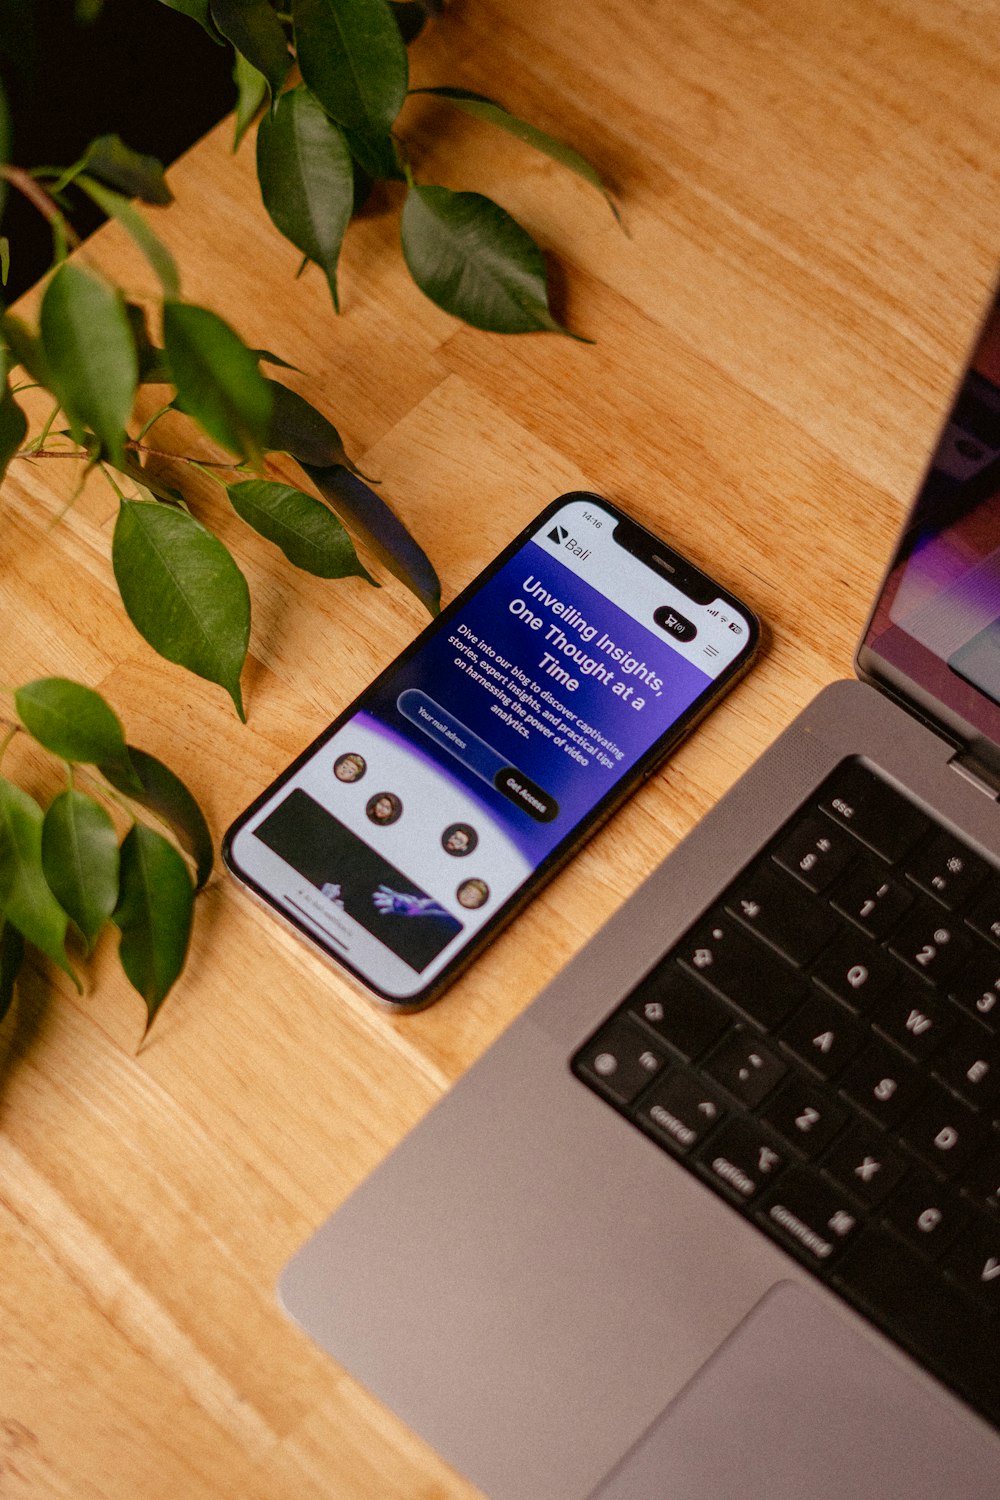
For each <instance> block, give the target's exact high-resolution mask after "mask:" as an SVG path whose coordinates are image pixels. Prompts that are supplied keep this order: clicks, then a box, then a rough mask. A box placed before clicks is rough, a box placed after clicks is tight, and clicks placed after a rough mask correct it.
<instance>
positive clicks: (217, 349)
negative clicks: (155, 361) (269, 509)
mask: <svg viewBox="0 0 1000 1500" xmlns="http://www.w3.org/2000/svg"><path fill="white" fill-rule="evenodd" d="M163 338H164V343H165V345H166V355H167V362H168V363H169V365H170V371H171V374H172V375H173V377H174V384H175V385H176V387H177V395H178V397H179V399H180V403H181V405H182V406H183V409H184V410H185V411H186V412H188V414H189V415H190V416H192V417H194V418H195V420H196V421H197V422H199V423H200V424H201V426H202V427H203V428H204V429H205V431H206V432H207V433H208V434H209V435H210V436H211V437H214V438H215V440H216V442H219V443H221V444H222V446H223V447H224V448H228V449H229V451H230V452H231V453H237V454H240V455H241V456H242V455H244V454H249V456H250V457H252V458H258V457H259V456H260V453H261V451H262V449H263V448H264V447H265V446H266V443H267V429H268V423H269V421H270V418H271V404H272V398H271V392H270V388H269V386H268V382H267V381H266V380H265V379H264V377H263V375H262V374H261V373H260V370H259V369H258V367H257V356H256V355H255V354H254V352H253V350H252V349H248V348H247V346H246V345H245V344H244V343H243V341H242V339H241V338H239V336H238V335H237V334H236V333H234V331H233V330H232V329H231V328H230V326H229V324H228V323H224V322H223V321H222V319H221V318H220V317H217V316H216V314H215V313H213V312H209V310H208V308H206V307H195V306H193V305H191V304H190V303H186V302H165V303H164V304H163Z"/></svg>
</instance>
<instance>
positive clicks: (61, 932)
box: [0, 776, 80, 989]
mask: <svg viewBox="0 0 1000 1500" xmlns="http://www.w3.org/2000/svg"><path fill="white" fill-rule="evenodd" d="M42 823H43V817H42V809H41V808H40V807H39V805H38V803H37V802H36V801H35V799H34V798H33V797H29V796H28V793H27V792H23V791H22V790H21V788H20V787H19V786H15V785H14V783H13V782H12V781H8V780H7V779H6V777H4V776H0V916H3V917H5V918H6V920H7V921H8V922H12V923H13V924H14V926H15V927H16V928H17V929H18V931H19V932H20V933H21V935H22V936H23V937H26V938H27V940H28V942H29V943H34V945H35V947H36V948H39V949H40V950H41V951H42V953H44V954H46V956H47V957H48V958H51V959H52V960H53V962H54V963H57V964H58V965H59V967H60V968H61V969H64V970H65V972H66V973H67V974H68V975H69V976H70V978H71V979H72V980H73V982H74V984H75V985H76V986H77V988H78V989H79V987H80V986H79V980H78V979H77V977H76V975H75V974H74V972H73V970H72V968H71V967H70V963H69V960H68V958H67V957H66V913H65V912H64V911H63V909H62V907H61V906H60V905H59V903H58V902H57V901H56V898H55V896H53V894H52V892H51V890H50V889H49V886H48V883H47V882H46V879H45V875H44V872H43V870H42Z"/></svg>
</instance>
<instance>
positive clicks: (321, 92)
mask: <svg viewBox="0 0 1000 1500" xmlns="http://www.w3.org/2000/svg"><path fill="white" fill-rule="evenodd" d="M292 18H293V21H294V23H295V45H296V54H297V57H298V62H299V67H300V69H301V71H302V77H303V79H304V80H305V83H306V85H307V87H308V88H310V89H311V90H312V92H313V93H314V94H315V95H316V98H317V99H318V100H319V102H320V104H322V106H323V108H324V109H325V110H326V112H327V114H328V115H329V116H330V118H331V119H333V120H336V121H337V123H338V125H346V126H349V127H351V128H352V129H358V130H367V131H370V132H372V133H373V134H375V135H379V134H384V133H385V132H387V131H388V130H390V129H391V127H392V123H393V121H394V120H395V118H396V116H397V115H398V114H399V111H400V110H401V109H402V107H403V101H404V100H405V98H406V87H407V83H408V80H409V71H408V69H409V65H408V60H407V56H406V47H405V45H404V43H403V38H402V37H401V36H400V34H399V27H398V26H397V25H396V21H395V18H394V16H393V14H392V10H391V8H390V6H389V4H388V0H292Z"/></svg>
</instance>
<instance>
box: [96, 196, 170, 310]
mask: <svg viewBox="0 0 1000 1500" xmlns="http://www.w3.org/2000/svg"><path fill="white" fill-rule="evenodd" d="M76 185H77V187H79V188H82V189H83V191H84V192H85V193H86V194H87V196H88V197H89V198H92V199H93V201H94V202H95V203H96V204H97V206H98V208H99V209H100V210H101V212H102V213H104V214H107V216H108V218H109V219H117V220H118V222H119V224H120V225H121V226H122V228H123V229H124V230H125V232H126V234H128V235H130V236H131V238H132V239H133V240H134V241H135V243H136V244H137V245H138V247H139V249H140V250H141V251H142V253H143V255H144V256H145V257H146V259H147V260H148V261H149V264H150V265H151V266H152V268H153V270H154V271H155V272H156V274H157V276H158V277H159V280H160V285H161V286H162V287H163V291H164V295H165V296H167V297H179V296H180V277H179V276H178V274H177V263H176V261H175V260H174V258H173V256H172V255H171V253H170V251H169V250H168V249H167V247H166V245H165V244H164V243H163V241H162V240H161V239H160V237H159V235H157V234H154V233H153V231H152V230H151V229H150V227H149V225H148V224H147V223H146V220H145V219H144V218H143V216H142V214H141V213H140V212H139V210H138V209H137V208H134V207H133V205H132V204H131V203H130V202H129V200H128V199H127V198H123V197H122V195H121V193H115V192H112V191H111V189H110V188H107V187H105V186H104V184H103V183H101V182H95V181H94V179H93V178H92V177H88V176H86V175H85V174H83V175H81V176H80V177H78V178H77V179H76Z"/></svg>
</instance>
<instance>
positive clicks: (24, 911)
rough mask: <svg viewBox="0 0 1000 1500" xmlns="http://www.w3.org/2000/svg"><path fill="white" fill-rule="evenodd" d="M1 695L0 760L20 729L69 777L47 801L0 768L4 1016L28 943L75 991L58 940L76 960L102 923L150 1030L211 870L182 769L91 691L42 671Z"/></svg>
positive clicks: (0, 996)
mask: <svg viewBox="0 0 1000 1500" xmlns="http://www.w3.org/2000/svg"><path fill="white" fill-rule="evenodd" d="M10 697H11V712H12V717H10V718H7V716H6V715H3V717H2V718H0V731H2V732H0V758H2V756H3V755H4V754H5V752H6V751H7V749H8V747H9V745H10V742H11V740H12V739H13V738H14V737H15V736H16V735H18V734H24V735H27V736H29V737H30V738H31V739H32V740H33V741H34V742H35V743H36V745H39V746H41V747H42V748H43V749H44V750H46V751H48V752H49V754H50V755H52V756H55V757H57V759H58V760H60V761H61V762H62V764H63V767H64V771H65V775H66V783H67V784H66V787H65V789H64V790H63V791H61V792H59V793H58V794H57V795H56V796H55V797H53V798H52V800H51V801H50V802H49V804H48V807H47V808H46V809H44V810H43V809H42V807H41V805H40V804H39V803H38V801H37V800H36V799H35V798H34V797H33V796H31V795H30V793H28V792H27V791H25V790H24V789H23V788H22V787H20V786H18V785H17V784H16V783H15V782H14V781H12V780H10V779H8V778H7V777H6V776H4V775H0V1021H2V1020H3V1017H4V1016H5V1015H6V1013H7V1011H8V1009H9V1008H10V1004H11V1000H12V998H13V994H14V985H15V982H16V980H17V977H18V974H19V973H20V971H21V967H22V964H23V962H24V958H25V948H26V945H30V946H31V947H33V948H35V949H37V950H38V951H39V952H40V953H42V954H44V955H45V957H46V958H48V959H49V960H50V961H51V962H52V963H54V964H57V965H58V967H59V968H60V969H62V970H63V971H64V972H65V973H66V974H68V975H69V977H70V978H71V979H72V981H73V983H74V984H75V985H76V987H77V989H80V988H81V984H80V979H79V975H78V973H77V970H76V967H75V966H74V962H73V960H72V959H71V958H70V956H69V952H68V947H67V940H68V939H69V941H70V942H71V943H72V944H73V945H74V946H75V947H76V948H78V949H80V950H82V952H83V955H84V956H85V957H86V956H88V955H89V954H90V953H91V952H92V951H93V948H94V945H95V943H96V942H97V940H98V938H99V937H100V935H101V933H102V932H103V931H104V930H105V928H106V927H107V926H108V925H109V924H111V925H112V926H114V927H115V928H116V929H117V931H118V934H119V945H118V954H119V958H120V960H121V965H122V968H123V969H124V971H125V974H126V976H127V978H128V980H129V982H130V983H131V985H132V986H133V988H134V989H136V990H137V991H138V992H139V994H140V995H141V996H142V998H143V1000H144V1001H145V1003H146V1028H145V1030H146V1032H148V1030H149V1027H150V1025H151V1024H152V1021H153V1017H154V1016H155V1015H156V1012H157V1010H158V1009H159V1007H160V1005H161V1004H162V1002H163V1000H164V999H165V998H166V995H167V994H168V992H169V990H170V989H171V987H172V986H173V984H174V981H175V980H176V979H177V977H178V975H179V974H180V972H181V969H182V968H183V965H184V959H185V956H186V954H187V948H188V941H189V938H190V933H191V921H192V914H193V908H194V898H195V895H196V893H197V891H199V890H200V889H201V888H202V886H203V885H204V884H205V882H206V880H207V879H208V877H209V875H210V874H211V871H212V864H213V849H212V839H211V835H210V834H209V831H208V826H207V824H206V822H205V819H204V817H203V815H202V812H201V810H200V808H199V806H198V804H197V802H196V801H195V799H194V797H193V796H192V794H191V793H190V792H189V791H188V789H187V787H186V786H185V785H184V783H183V781H181V779H180V777H178V776H177V775H176V774H175V773H174V772H173V771H172V770H171V769H170V768H169V767H168V766H166V765H164V764H163V762H162V761H160V760H157V758H156V757H155V756H154V755H150V754H148V753H147V752H146V751H144V750H139V749H136V747H135V746H134V745H129V744H127V743H126V740H125V734H124V731H123V729H122V726H121V723H120V721H119V719H118V717H117V715H116V714H115V712H114V710H113V709H112V708H111V707H110V706H109V704H107V703H106V702H105V700H104V699H103V698H102V697H101V696H100V694H99V693H96V692H94V691H93V690H92V689H91V688H88V687H84V686H83V685H82V684H81V683H77V682H71V681H69V680H68V679H66V678H59V677H48V678H41V679H39V680H38V681H36V682H29V683H27V684H25V686H23V687H20V688H17V689H15V690H13V691H12V692H11V694H10ZM157 825H158V826H157ZM168 835H169V836H168Z"/></svg>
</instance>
